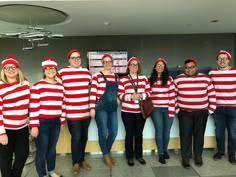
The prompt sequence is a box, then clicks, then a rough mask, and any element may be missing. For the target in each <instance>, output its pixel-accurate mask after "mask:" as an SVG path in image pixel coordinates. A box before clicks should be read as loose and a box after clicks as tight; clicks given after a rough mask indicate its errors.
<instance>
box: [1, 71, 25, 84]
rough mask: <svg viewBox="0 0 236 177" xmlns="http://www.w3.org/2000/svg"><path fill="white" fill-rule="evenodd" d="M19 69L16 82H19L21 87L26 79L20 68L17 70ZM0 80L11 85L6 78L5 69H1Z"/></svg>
mask: <svg viewBox="0 0 236 177" xmlns="http://www.w3.org/2000/svg"><path fill="white" fill-rule="evenodd" d="M17 69H18V74H17V76H16V80H17V82H18V83H20V84H21V85H23V83H24V80H25V77H24V75H23V73H22V72H21V70H20V69H19V68H17ZM0 79H1V81H3V82H4V83H6V84H9V82H8V80H7V77H6V75H5V73H4V69H3V68H2V69H1V75H0Z"/></svg>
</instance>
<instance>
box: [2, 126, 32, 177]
mask: <svg viewBox="0 0 236 177" xmlns="http://www.w3.org/2000/svg"><path fill="white" fill-rule="evenodd" d="M6 133H7V136H8V144H7V145H2V144H0V168H1V175H2V177H21V174H22V171H23V168H24V166H25V162H26V160H27V158H28V155H29V129H28V127H25V128H22V129H19V130H6ZM13 154H14V162H13ZM12 162H13V163H12Z"/></svg>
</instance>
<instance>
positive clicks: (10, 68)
mask: <svg viewBox="0 0 236 177" xmlns="http://www.w3.org/2000/svg"><path fill="white" fill-rule="evenodd" d="M3 70H4V74H5V76H6V78H7V79H8V80H9V79H11V80H14V79H16V78H17V75H18V73H19V68H17V67H16V66H15V65H12V64H8V65H6V66H5V67H4V68H3Z"/></svg>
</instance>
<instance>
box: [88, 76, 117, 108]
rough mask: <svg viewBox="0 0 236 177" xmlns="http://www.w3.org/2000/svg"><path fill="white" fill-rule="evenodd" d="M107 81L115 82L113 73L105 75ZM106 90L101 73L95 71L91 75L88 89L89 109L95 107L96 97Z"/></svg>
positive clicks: (99, 96) (98, 97)
mask: <svg viewBox="0 0 236 177" xmlns="http://www.w3.org/2000/svg"><path fill="white" fill-rule="evenodd" d="M105 77H106V79H107V81H108V82H116V76H115V74H114V73H112V74H106V75H105ZM105 90H106V81H105V80H104V78H103V76H102V74H101V73H100V72H99V73H96V74H95V75H94V76H93V79H92V84H91V90H90V109H94V108H95V104H96V99H100V98H101V97H102V95H103V94H104V92H105Z"/></svg>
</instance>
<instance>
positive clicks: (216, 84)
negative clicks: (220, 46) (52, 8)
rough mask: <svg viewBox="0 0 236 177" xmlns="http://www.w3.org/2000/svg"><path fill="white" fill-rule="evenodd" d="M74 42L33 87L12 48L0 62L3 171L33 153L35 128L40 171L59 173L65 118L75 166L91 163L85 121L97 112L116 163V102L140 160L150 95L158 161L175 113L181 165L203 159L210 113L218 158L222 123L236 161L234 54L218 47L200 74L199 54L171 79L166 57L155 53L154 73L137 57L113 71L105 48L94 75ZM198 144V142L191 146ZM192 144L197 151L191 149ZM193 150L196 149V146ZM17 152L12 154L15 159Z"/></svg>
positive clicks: (105, 148) (48, 62)
mask: <svg viewBox="0 0 236 177" xmlns="http://www.w3.org/2000/svg"><path fill="white" fill-rule="evenodd" d="M81 58H82V56H81V53H80V52H79V51H78V50H77V49H73V50H70V51H69V52H68V54H67V59H68V62H69V65H68V66H65V67H63V68H62V69H58V67H57V63H56V62H55V61H54V59H53V58H52V57H47V58H46V59H45V61H43V62H42V71H43V78H42V79H41V80H39V81H37V82H36V83H34V84H33V85H32V87H31V88H30V86H29V82H28V80H27V79H26V78H25V77H24V75H23V74H22V72H21V70H20V64H19V63H18V62H17V60H16V59H15V57H14V56H13V55H11V56H8V57H7V59H5V60H3V61H2V65H1V75H0V168H1V174H2V177H20V176H21V174H22V171H23V168H24V165H25V162H26V160H27V157H28V154H29V129H28V123H27V119H28V116H29V126H30V134H31V136H33V137H34V138H35V144H36V157H35V166H36V171H37V173H38V176H39V177H46V176H47V175H49V176H50V177H62V175H59V174H58V173H56V172H55V165H56V144H57V141H58V137H59V134H60V131H61V130H62V129H63V126H64V125H65V123H67V126H68V129H69V132H70V134H71V154H72V155H71V156H72V173H73V174H75V175H76V174H79V172H80V168H84V169H85V170H90V169H91V166H90V165H89V164H88V163H87V162H86V161H85V147H86V143H87V140H88V127H89V124H90V121H91V118H94V119H95V121H96V124H97V128H98V138H99V145H100V148H101V152H102V154H103V161H104V163H105V164H106V165H107V166H108V167H109V168H112V167H114V165H115V159H114V158H113V157H112V156H111V148H112V145H113V143H114V141H115V138H116V136H117V131H118V116H117V108H118V106H119V105H121V118H122V121H123V124H124V128H125V132H126V133H125V155H126V158H127V164H128V165H129V166H134V158H135V159H136V160H137V161H138V162H139V163H140V164H142V165H145V164H146V161H145V160H144V158H143V129H144V125H145V122H146V119H144V118H143V116H142V113H141V109H140V100H145V99H147V98H148V97H150V98H151V100H152V103H153V106H154V111H153V112H152V114H151V119H152V121H153V124H154V128H155V140H156V145H157V148H158V156H159V162H160V163H162V164H165V163H166V160H167V159H169V158H170V156H169V154H168V144H169V139H170V130H171V126H172V124H173V120H174V117H175V114H176V115H177V117H178V120H179V130H180V145H181V157H182V165H183V167H184V168H189V167H190V159H191V158H192V156H193V158H194V162H195V164H196V165H197V166H202V165H203V160H202V152H203V146H204V133H205V129H206V123H207V118H208V115H211V116H212V117H213V118H214V121H215V127H216V129H215V132H216V142H217V153H216V154H214V156H213V158H214V159H215V160H219V159H221V158H222V156H223V155H224V154H225V129H227V131H228V146H227V147H228V151H227V152H228V158H229V162H230V163H232V164H236V158H235V150H236V97H235V95H236V84H235V83H236V82H235V81H236V68H234V67H231V66H230V65H229V63H230V61H231V59H232V58H231V55H230V53H229V52H227V51H225V50H221V51H219V52H218V53H217V56H216V62H217V65H218V67H217V68H215V69H212V70H211V71H210V73H209V75H206V74H202V73H198V70H197V67H198V62H197V60H196V59H195V58H188V59H186V60H185V61H184V63H183V65H184V73H183V74H180V75H178V76H177V77H176V78H174V79H173V78H172V77H171V76H170V75H169V72H168V63H167V61H166V60H165V59H163V58H158V59H157V60H156V61H155V62H154V65H153V68H152V72H151V75H150V76H149V77H146V76H145V75H144V74H142V71H141V64H140V61H139V59H138V58H136V57H131V58H130V59H129V60H128V62H127V72H126V75H124V76H122V77H119V76H118V75H117V74H115V73H113V72H112V65H113V57H112V56H111V55H110V54H104V55H103V56H102V58H101V64H102V66H103V69H102V70H101V71H100V72H98V73H96V74H94V75H93V76H92V75H91V73H90V72H89V71H88V69H86V68H83V67H82V66H81ZM192 144H193V147H192ZM192 149H193V150H192ZM192 151H193V152H192ZM13 157H14V158H13Z"/></svg>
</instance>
